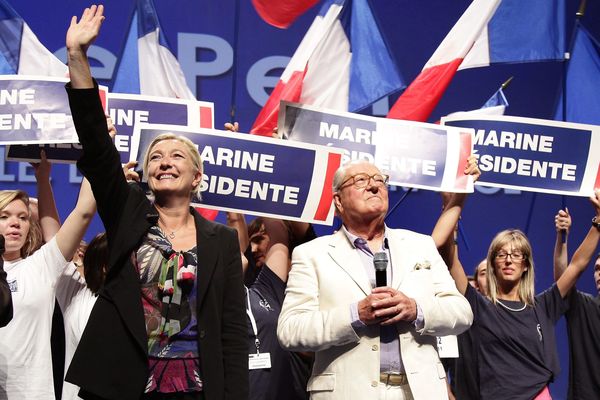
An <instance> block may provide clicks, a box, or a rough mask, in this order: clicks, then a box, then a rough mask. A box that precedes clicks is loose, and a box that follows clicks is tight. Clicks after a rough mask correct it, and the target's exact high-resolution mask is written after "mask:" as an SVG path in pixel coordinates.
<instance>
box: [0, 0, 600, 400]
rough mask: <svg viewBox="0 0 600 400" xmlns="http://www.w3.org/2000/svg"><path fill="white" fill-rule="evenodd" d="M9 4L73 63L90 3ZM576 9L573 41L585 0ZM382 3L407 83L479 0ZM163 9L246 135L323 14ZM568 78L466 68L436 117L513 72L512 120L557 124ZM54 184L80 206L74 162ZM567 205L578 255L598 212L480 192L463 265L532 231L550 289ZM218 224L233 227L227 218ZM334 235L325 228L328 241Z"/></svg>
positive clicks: (406, 210) (66, 202)
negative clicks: (72, 33) (266, 16)
mask: <svg viewBox="0 0 600 400" xmlns="http://www.w3.org/2000/svg"><path fill="white" fill-rule="evenodd" d="M9 2H10V3H12V4H11V5H12V6H13V7H14V8H15V9H16V11H17V12H18V13H19V14H20V15H21V16H22V17H23V19H24V20H25V21H26V22H27V23H28V24H29V25H30V27H31V29H32V30H33V32H34V33H36V34H37V36H38V37H39V38H40V40H41V41H42V43H43V44H44V45H45V46H46V47H47V48H48V49H50V50H51V51H52V52H55V53H56V54H57V55H59V58H61V59H64V36H65V32H66V29H67V27H68V24H69V20H70V17H71V16H72V15H80V14H81V11H82V9H83V8H84V7H85V6H87V5H88V4H89V3H88V2H85V1H82V0H70V1H61V2H55V1H41V0H19V1H17V0H9ZM567 3H568V4H567V11H566V15H567V36H569V35H570V32H571V30H572V26H573V20H574V19H575V17H574V16H575V11H576V7H577V5H578V4H577V3H578V2H577V1H568V2H567ZM371 4H372V7H373V10H374V14H375V16H376V18H377V19H378V21H379V23H380V26H381V28H382V31H383V34H384V36H385V38H386V40H387V42H388V44H389V46H390V49H391V52H392V55H393V57H394V58H395V60H396V62H397V65H398V69H399V71H400V72H401V73H402V75H403V76H404V78H405V80H406V81H407V82H411V81H412V79H414V77H415V76H416V75H417V74H418V72H419V71H420V69H421V68H422V67H423V65H424V64H425V62H426V61H427V60H428V59H429V57H430V56H431V54H432V53H433V51H434V50H435V49H436V47H437V46H438V44H439V43H440V41H441V40H442V39H443V38H444V36H445V35H446V33H447V32H448V31H449V30H450V28H451V27H452V26H453V24H454V23H455V22H456V20H457V19H458V18H459V17H460V15H461V14H462V12H463V11H464V10H465V9H466V7H467V6H468V5H469V4H470V2H469V1H468V0H456V1H451V2H448V1H445V0H429V1H413V0H373V1H371ZM155 5H156V9H157V13H158V15H159V18H160V21H161V24H162V27H163V31H164V34H165V35H166V37H167V40H168V42H169V44H170V46H171V48H172V49H173V51H174V52H175V54H177V57H178V59H179V61H180V63H181V65H182V68H183V70H184V73H185V75H186V79H187V81H188V84H189V85H190V87H191V89H192V91H193V92H194V93H195V95H196V96H197V98H198V99H199V100H203V101H209V102H214V104H215V126H216V127H222V125H223V123H225V122H228V121H230V120H232V119H235V120H237V121H239V122H240V124H241V127H242V131H248V130H249V129H250V127H251V125H252V123H253V121H254V119H255V117H256V115H257V114H258V112H259V110H260V108H261V105H262V103H263V102H264V101H265V100H266V98H267V97H268V94H269V93H270V90H271V88H272V87H273V86H274V84H275V83H276V82H277V79H278V77H279V75H280V74H281V72H282V71H283V68H284V67H285V65H286V63H287V61H288V60H289V57H291V55H292V54H293V53H294V51H295V49H296V47H297V46H298V44H299V43H300V40H301V39H302V37H303V35H304V33H305V31H306V29H307V27H308V26H309V24H310V23H311V22H312V20H313V18H314V16H315V14H316V12H317V10H318V6H317V7H316V8H315V9H312V10H310V11H309V12H308V13H307V14H306V15H304V16H302V17H300V18H299V19H298V20H297V21H296V23H295V24H294V25H292V27H290V28H289V29H287V30H280V29H277V28H274V27H271V26H269V25H267V24H266V23H265V22H263V21H262V20H261V19H260V18H259V17H258V15H257V14H256V12H255V10H254V9H253V7H252V4H251V2H250V1H249V0H243V1H242V0H219V1H216V0H212V1H207V0H194V1H192V0H179V1H175V2H174V1H172V0H155ZM133 9H134V1H133V0H122V1H110V2H107V4H106V11H105V14H106V21H105V23H104V26H103V29H102V33H101V36H100V37H99V38H98V40H97V42H96V45H95V46H94V47H93V48H92V49H91V52H90V55H91V56H92V58H93V65H94V67H95V68H94V74H95V76H96V77H97V78H98V80H99V82H100V83H101V84H105V85H108V86H109V87H111V86H112V82H113V79H114V74H113V73H114V71H115V70H116V66H117V65H118V61H119V57H120V54H121V51H122V47H123V45H124V43H125V40H126V35H127V32H128V30H129V25H130V22H131V17H132V15H133ZM598 20H600V2H588V9H587V12H586V15H585V17H584V18H583V19H582V23H583V25H585V27H586V28H587V29H588V30H589V31H590V33H591V34H592V35H593V36H594V37H595V38H596V39H597V40H598V39H600V24H597V23H596V22H597V21H598ZM562 73H563V65H562V63H560V62H543V63H528V64H506V65H497V66H493V67H488V68H479V69H471V70H466V71H460V72H458V73H457V75H456V76H455V78H454V79H453V81H452V83H451V85H450V87H449V88H448V90H447V92H446V94H445V95H444V97H443V98H442V100H441V102H440V104H439V105H438V107H437V108H436V109H435V111H434V113H433V115H432V116H431V119H430V121H436V120H438V119H439V118H440V117H441V116H443V115H446V114H448V113H450V112H454V111H461V110H462V111H464V110H471V109H475V108H479V107H480V106H481V104H483V103H484V102H485V100H486V99H488V98H489V97H490V95H492V94H493V93H494V92H495V91H496V90H497V89H498V87H499V86H500V84H501V83H502V82H504V81H505V80H506V79H507V78H508V77H510V76H514V80H513V82H512V84H511V86H510V87H509V88H508V89H507V90H506V95H507V97H508V101H509V103H510V106H509V107H508V109H507V112H506V114H507V115H514V116H523V117H533V118H546V119H549V118H551V117H552V116H553V115H554V105H555V102H556V96H557V93H558V90H559V88H560V85H561V76H562ZM396 97H397V96H395V97H394V96H392V97H391V98H390V99H388V100H387V101H386V100H384V101H383V102H381V103H378V105H377V106H376V107H373V108H368V109H367V110H365V112H366V113H371V114H375V115H385V113H386V112H387V109H388V107H389V104H393V102H394V101H395V98H396ZM52 178H53V186H54V193H55V196H56V201H57V203H58V207H59V211H60V214H61V216H62V218H63V219H64V218H65V217H66V216H67V214H68V212H69V210H70V209H71V207H72V206H73V205H74V202H75V199H76V196H77V191H78V185H79V184H78V182H79V180H80V177H79V176H78V175H77V173H76V170H75V168H74V166H68V165H56V166H54V169H53V171H52ZM9 188H21V189H24V190H26V191H27V192H29V193H31V194H32V195H35V183H34V178H33V171H32V169H31V168H30V167H28V166H27V165H26V164H17V163H9V162H5V161H4V148H0V189H9ZM405 193H406V192H405V190H404V189H402V188H398V189H397V190H392V191H391V192H390V203H391V205H393V204H395V203H396V202H397V201H398V200H399V199H400V198H401V197H402V196H403V195H404V194H405ZM563 202H565V203H566V205H567V206H568V207H569V210H570V212H571V214H572V216H573V220H574V227H573V229H572V231H573V232H572V234H571V235H570V240H569V242H570V246H569V247H570V253H571V254H572V253H573V251H574V250H575V248H576V247H577V245H578V243H579V242H580V241H581V240H582V239H583V237H584V235H585V233H586V232H587V230H588V228H589V226H590V219H591V218H592V208H591V207H590V205H589V204H588V200H587V199H585V198H575V197H569V198H566V199H563V198H562V197H561V196H556V195H541V194H537V195H535V194H533V193H525V192H522V193H521V192H515V191H507V190H503V189H485V188H477V189H476V193H475V194H473V195H472V196H471V198H470V199H469V200H468V203H467V206H466V210H465V212H464V215H463V218H462V221H461V227H462V230H461V232H463V233H464V235H463V236H462V239H461V240H460V242H459V243H460V252H461V258H462V260H463V263H464V264H465V265H466V266H467V268H469V269H470V268H472V267H473V266H475V265H476V264H477V263H478V262H479V261H480V260H481V259H482V258H483V257H484V256H485V254H486V251H487V247H488V244H489V243H490V240H491V239H492V237H493V236H494V235H495V234H496V233H497V232H498V231H500V230H502V229H506V228H519V229H522V230H524V231H526V233H527V234H528V236H529V238H530V239H531V241H532V244H533V248H534V255H535V260H536V269H537V282H536V288H537V290H538V291H541V290H543V289H545V288H547V287H549V286H550V285H551V284H552V250H553V246H554V240H555V231H554V218H553V217H554V215H555V213H556V212H557V210H558V209H559V208H561V207H562V205H563ZM439 211H440V199H439V196H438V195H437V194H436V193H432V192H427V191H423V190H419V191H413V192H412V193H411V194H410V195H409V196H408V197H407V198H406V200H405V201H404V202H403V203H402V204H401V205H400V206H399V207H398V208H397V209H396V211H394V213H393V214H392V215H391V216H390V217H389V219H388V221H387V223H388V225H390V226H392V227H404V228H408V229H413V230H415V231H419V232H425V233H427V232H430V231H431V229H432V228H433V225H434V223H435V221H436V218H437V217H438V215H439ZM219 218H220V219H221V220H224V218H223V216H220V217H219ZM101 230H102V225H101V223H100V222H99V221H98V220H96V221H95V222H94V224H93V226H92V227H91V229H90V232H89V233H88V235H87V238H90V237H91V236H92V235H93V234H95V233H97V232H99V231H101ZM331 230H332V229H331V228H322V227H318V232H319V233H320V234H326V233H329V232H331ZM463 239H464V240H463ZM578 286H579V288H581V289H582V290H585V291H587V292H590V293H595V287H594V284H593V278H592V271H591V269H589V270H588V271H586V273H585V274H584V275H583V276H582V277H581V279H580V282H579V284H578ZM558 340H559V349H560V358H561V363H562V366H563V368H562V370H563V371H562V373H561V375H560V377H559V378H558V380H557V382H556V383H555V384H554V385H553V386H552V394H553V398H555V399H565V398H566V386H567V383H566V382H567V376H568V345H567V340H566V331H565V329H564V323H563V322H561V326H560V327H559V332H558Z"/></svg>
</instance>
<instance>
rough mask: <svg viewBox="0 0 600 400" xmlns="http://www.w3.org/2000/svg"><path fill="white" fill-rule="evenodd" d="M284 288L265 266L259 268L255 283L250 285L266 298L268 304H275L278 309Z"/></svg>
mask: <svg viewBox="0 0 600 400" xmlns="http://www.w3.org/2000/svg"><path fill="white" fill-rule="evenodd" d="M285 286H286V284H285V282H284V281H282V280H281V278H279V277H278V276H277V274H276V273H275V272H273V270H271V268H269V266H268V265H267V264H265V266H264V267H263V268H261V270H260V272H259V274H258V277H257V278H256V281H255V282H254V284H253V285H252V287H254V288H257V289H258V290H259V291H260V293H261V294H262V295H263V296H264V297H266V298H267V301H268V302H269V303H273V304H277V305H278V306H279V307H280V308H281V306H282V305H283V298H284V297H285Z"/></svg>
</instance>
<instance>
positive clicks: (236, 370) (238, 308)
mask: <svg viewBox="0 0 600 400" xmlns="http://www.w3.org/2000/svg"><path fill="white" fill-rule="evenodd" d="M225 232H226V233H227V235H223V240H225V241H226V243H228V245H227V246H224V247H225V253H224V257H226V262H225V266H226V272H225V273H226V277H227V280H226V282H225V293H224V298H223V319H222V321H223V322H222V324H223V326H222V332H223V335H222V338H221V340H222V344H223V361H224V368H225V399H226V400H243V399H247V398H248V343H247V335H248V332H247V326H246V305H245V290H244V283H243V278H242V261H241V257H240V250H239V244H238V239H237V233H236V232H235V231H234V230H232V229H226V230H225Z"/></svg>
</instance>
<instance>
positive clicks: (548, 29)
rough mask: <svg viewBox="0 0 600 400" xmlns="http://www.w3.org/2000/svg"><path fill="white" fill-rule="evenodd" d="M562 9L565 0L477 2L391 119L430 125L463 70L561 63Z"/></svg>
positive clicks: (399, 102)
mask: <svg viewBox="0 0 600 400" xmlns="http://www.w3.org/2000/svg"><path fill="white" fill-rule="evenodd" d="M564 9H565V4H564V0H527V1H523V0H502V3H501V4H500V0H475V1H473V3H471V5H470V6H469V7H468V8H467V10H466V11H465V12H464V14H463V15H462V16H461V18H460V19H459V20H458V22H457V23H456V24H455V25H454V27H453V28H452V30H451V31H450V32H449V33H448V35H446V37H445V38H444V40H443V41H442V43H441V44H440V46H439V47H438V48H437V50H436V51H435V53H433V55H432V56H431V58H430V59H429V61H428V62H427V64H425V67H424V68H423V70H422V71H421V73H420V74H419V75H418V76H417V78H415V80H414V81H413V82H412V83H411V85H410V86H409V87H408V88H407V89H406V91H405V92H404V93H403V94H402V96H400V97H399V98H398V100H397V102H396V103H395V104H394V105H393V106H392V108H391V109H390V111H389V113H388V118H395V119H406V120H413V121H427V119H428V118H429V116H430V114H431V112H432V111H433V110H434V108H435V106H436V105H437V104H438V102H439V100H440V98H441V97H442V95H443V94H444V92H445V90H446V88H447V87H448V85H449V84H450V82H451V80H452V78H453V77H454V74H455V73H456V71H457V70H459V69H466V68H473V67H484V66H489V65H491V64H498V63H515V62H531V61H551V60H561V59H563V57H564V33H565V22H564V21H565V18H564V15H565V11H564Z"/></svg>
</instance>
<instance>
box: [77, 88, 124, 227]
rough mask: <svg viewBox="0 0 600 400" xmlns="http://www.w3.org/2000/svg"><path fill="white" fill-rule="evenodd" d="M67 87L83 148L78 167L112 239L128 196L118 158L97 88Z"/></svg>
mask: <svg viewBox="0 0 600 400" xmlns="http://www.w3.org/2000/svg"><path fill="white" fill-rule="evenodd" d="M66 88H67V95H68V97H69V105H70V107H71V114H72V116H73V122H74V124H75V129H76V131H77V136H78V137H79V142H80V143H81V146H82V148H83V155H82V157H81V158H80V159H79V161H78V162H77V167H78V168H79V169H80V170H81V172H82V173H83V175H84V176H85V177H86V178H87V179H88V180H89V181H90V184H91V185H92V190H93V192H94V198H95V199H96V203H97V205H98V214H99V215H100V218H102V222H103V224H104V227H105V228H106V231H107V233H108V234H109V236H112V233H113V232H114V230H115V229H116V225H117V223H118V221H119V219H120V214H121V212H122V205H123V204H125V202H126V200H127V197H128V196H129V193H130V188H129V186H128V185H127V181H126V180H125V175H124V174H123V170H122V167H121V158H120V156H119V152H118V151H117V149H116V148H115V146H114V145H113V143H112V140H111V138H110V136H109V134H108V127H107V125H106V116H105V115H104V109H103V108H102V103H101V101H100V95H99V93H98V87H97V86H96V87H94V88H92V89H72V88H71V87H70V85H69V84H67V87H66Z"/></svg>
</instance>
